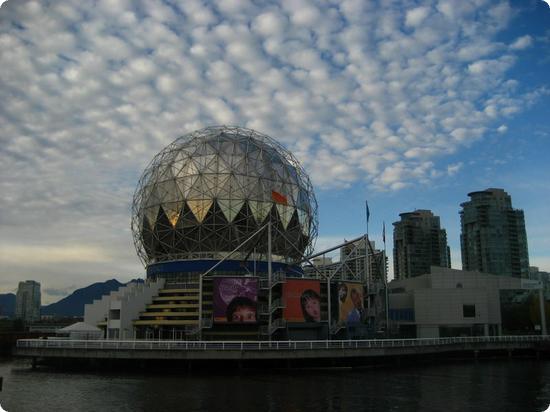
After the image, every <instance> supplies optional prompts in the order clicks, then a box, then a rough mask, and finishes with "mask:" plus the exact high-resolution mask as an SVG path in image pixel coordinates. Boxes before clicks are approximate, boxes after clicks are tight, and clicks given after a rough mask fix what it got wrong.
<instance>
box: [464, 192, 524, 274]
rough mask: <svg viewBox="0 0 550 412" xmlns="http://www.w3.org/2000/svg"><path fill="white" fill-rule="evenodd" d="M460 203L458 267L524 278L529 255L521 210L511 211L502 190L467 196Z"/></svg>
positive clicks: (507, 197) (507, 195)
mask: <svg viewBox="0 0 550 412" xmlns="http://www.w3.org/2000/svg"><path fill="white" fill-rule="evenodd" d="M468 196H470V201H468V202H464V203H462V204H461V206H462V211H461V212H460V223H461V227H462V234H461V235H460V246H461V250H462V268H463V269H464V270H478V271H480V272H486V273H492V274H495V275H503V276H514V277H519V278H527V277H528V276H529V254H528V251H527V235H526V232H525V219H524V216H523V210H518V209H513V208H512V198H511V197H510V195H509V194H508V193H506V192H505V191H504V190H503V189H494V188H490V189H487V190H483V191H479V192H472V193H468Z"/></svg>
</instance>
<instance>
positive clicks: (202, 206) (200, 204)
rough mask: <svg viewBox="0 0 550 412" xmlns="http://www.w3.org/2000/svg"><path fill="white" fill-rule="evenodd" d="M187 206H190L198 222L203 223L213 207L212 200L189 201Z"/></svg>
mask: <svg viewBox="0 0 550 412" xmlns="http://www.w3.org/2000/svg"><path fill="white" fill-rule="evenodd" d="M187 206H189V209H191V212H193V214H194V215H195V218H196V219H197V221H198V222H199V223H202V221H203V220H204V217H205V216H206V214H207V213H208V211H209V210H210V207H212V199H200V200H188V201H187Z"/></svg>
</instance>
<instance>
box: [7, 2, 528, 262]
mask: <svg viewBox="0 0 550 412" xmlns="http://www.w3.org/2000/svg"><path fill="white" fill-rule="evenodd" d="M218 3H219V4H218ZM90 4H92V3H89V2H81V1H76V0H74V1H70V0H67V1H51V2H50V1H41V2H38V1H14V0H11V1H9V2H8V3H6V4H4V5H3V7H2V9H1V11H0V50H2V52H1V53H0V67H2V70H1V71H0V86H1V87H0V101H2V105H1V107H0V139H1V145H0V175H1V176H2V179H1V181H0V190H1V191H2V196H1V197H0V208H1V210H2V214H1V215H0V225H1V231H2V237H3V239H2V240H3V244H4V246H3V249H2V258H3V259H4V258H5V257H6V256H7V255H8V254H9V253H11V249H9V250H8V247H7V246H6V243H7V242H8V241H9V243H10V244H11V246H10V247H11V248H16V250H19V249H17V248H19V247H24V246H27V245H30V246H31V247H33V248H40V247H42V246H43V245H44V244H48V245H50V247H52V248H54V249H53V250H55V251H57V252H56V253H54V254H53V255H52V256H54V257H55V258H57V257H59V258H60V259H61V258H63V256H62V254H59V253H58V252H59V250H60V249H59V248H62V247H64V245H65V244H66V242H71V243H72V244H73V245H75V249H74V250H77V249H76V248H77V247H81V248H83V249H82V250H86V251H88V252H87V253H91V252H90V251H97V250H98V249H100V248H102V247H103V248H105V245H107V244H108V245H109V246H108V248H109V249H110V250H109V253H103V254H102V256H104V257H105V258H106V259H108V260H109V259H110V260H112V261H113V262H115V261H116V262H131V261H134V257H133V252H132V250H131V245H130V240H129V239H130V234H129V229H128V220H129V202H130V199H131V195H132V191H133V188H134V185H135V183H136V181H137V178H138V175H139V173H140V172H141V170H143V168H144V166H145V165H146V163H147V162H148V160H149V159H150V158H151V157H152V156H153V154H155V153H156V152H158V151H159V150H160V149H161V148H162V147H163V146H165V145H166V144H168V143H169V142H170V141H171V140H173V139H174V138H175V137H176V136H177V135H179V134H182V133H184V132H188V131H191V130H194V129H196V128H200V127H204V126H206V125H212V124H220V123H222V124H238V125H244V126H247V127H251V128H254V129H257V130H258V131H261V132H264V133H267V134H269V135H272V136H274V137H276V138H278V139H280V140H281V141H282V142H283V143H284V144H285V145H286V146H287V147H288V148H289V149H290V150H292V151H293V152H294V153H295V154H296V155H297V157H298V158H299V159H300V160H301V161H302V162H303V164H304V166H305V167H306V169H307V170H308V171H309V172H310V174H311V176H312V178H313V181H314V183H315V184H316V185H317V186H318V187H321V188H323V187H325V188H338V187H346V186H348V185H350V184H352V183H354V182H356V181H357V180H359V179H362V180H365V181H366V184H368V185H369V186H370V187H371V188H375V189H380V190H386V189H389V190H398V189H400V188H403V187H406V186H407V185H409V184H410V183H411V182H412V181H415V182H418V181H420V182H429V181H431V180H433V179H436V178H438V177H439V176H442V175H446V174H452V173H455V172H456V170H458V168H459V167H460V166H459V165H449V166H448V167H447V168H446V169H443V170H441V171H436V170H434V166H433V165H434V163H433V159H434V158H436V157H441V156H442V155H445V154H449V153H453V152H455V151H456V150H459V149H460V148H461V147H463V146H465V145H468V144H470V143H471V142H473V141H475V140H476V139H480V138H482V137H483V136H484V135H485V134H486V133H488V131H494V130H496V128H497V127H499V126H501V125H502V124H503V122H505V121H506V118H507V117H508V116H511V115H513V114H515V113H517V112H518V111H519V110H520V108H521V107H522V106H524V105H525V103H526V101H532V96H533V93H531V95H530V96H531V97H529V96H528V95H527V94H525V95H523V94H522V92H521V87H519V86H518V84H517V82H515V81H513V80H511V79H508V78H507V71H508V70H509V69H510V68H511V67H513V66H514V64H515V62H516V59H517V56H518V53H521V52H522V50H524V49H526V48H528V47H530V46H531V45H532V43H533V41H534V40H533V39H532V38H531V37H530V36H527V35H526V36H522V37H519V38H517V39H515V40H513V41H512V42H511V43H510V44H503V43H501V42H499V41H497V36H498V34H499V33H501V32H502V31H503V30H505V29H506V28H507V27H508V26H509V24H510V19H511V17H512V11H511V9H510V7H509V5H508V3H507V2H494V1H490V0H477V1H468V0H464V1H460V2H451V1H447V0H440V1H426V2H423V4H419V2H417V1H400V2H389V1H380V2H374V1H372V2H371V1H364V0H346V1H341V2H338V1H298V0H288V1H281V2H279V3H276V4H274V2H271V1H265V2H261V1H256V2H252V1H246V0H240V1H238V0H231V1H224V2H211V3H207V2H204V1H198V0H185V1H175V0H174V1H169V2H161V1H154V2H153V1H122V0H117V1H114V0H111V1H106V0H105V1H103V0H102V1H97V2H94V3H93V5H92V6H90ZM501 127H502V126H501ZM33 250H34V249H33ZM8 252H9V253H8ZM94 253H95V252H94ZM98 253H99V252H98ZM46 255H47V253H46ZM46 255H45V254H44V253H37V254H36V256H38V257H37V258H36V259H44V261H49V262H51V261H52V259H54V258H53V257H52V258H50V259H48V258H47V256H46ZM85 256H89V255H86V254H85ZM66 258H67V259H69V260H70V259H73V261H74V256H73V255H71V256H66ZM28 259H32V257H31V258H28ZM84 260H86V258H82V259H80V261H84ZM10 262H11V263H14V262H13V259H12V261H10ZM125 265H126V266H125V267H126V268H128V267H132V268H135V270H137V265H136V266H132V265H133V263H132V264H130V263H125ZM14 268H15V266H14ZM14 270H15V271H17V270H20V271H21V270H23V269H21V268H20V269H14Z"/></svg>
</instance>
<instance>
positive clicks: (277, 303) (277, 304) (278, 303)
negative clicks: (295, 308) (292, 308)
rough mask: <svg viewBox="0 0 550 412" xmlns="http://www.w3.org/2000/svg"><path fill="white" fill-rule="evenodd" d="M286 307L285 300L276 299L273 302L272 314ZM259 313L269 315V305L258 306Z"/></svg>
mask: <svg viewBox="0 0 550 412" xmlns="http://www.w3.org/2000/svg"><path fill="white" fill-rule="evenodd" d="M285 307H286V303H285V300H284V299H282V298H277V299H274V300H273V301H272V302H271V313H273V312H275V311H276V310H277V309H282V308H285ZM258 313H259V314H260V315H269V314H270V311H269V305H268V304H267V303H261V304H260V305H258Z"/></svg>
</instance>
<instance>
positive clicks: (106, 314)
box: [84, 278, 164, 339]
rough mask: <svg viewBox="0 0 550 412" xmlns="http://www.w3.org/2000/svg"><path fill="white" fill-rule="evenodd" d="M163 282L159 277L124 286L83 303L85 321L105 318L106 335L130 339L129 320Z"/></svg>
mask: <svg viewBox="0 0 550 412" xmlns="http://www.w3.org/2000/svg"><path fill="white" fill-rule="evenodd" d="M163 286H164V279H162V278H159V279H158V280H156V281H150V282H146V283H130V284H128V285H126V286H123V287H121V288H120V289H118V290H117V291H113V292H111V293H110V294H109V295H105V296H103V297H102V298H101V299H99V300H95V301H94V302H93V303H92V304H89V305H86V306H85V308H84V322H86V323H88V324H90V325H94V326H95V325H97V324H98V323H99V322H104V321H105V320H106V321H107V323H106V328H107V337H108V338H111V339H131V338H133V337H134V332H133V325H132V321H133V320H135V319H137V318H138V317H139V313H140V312H142V311H144V310H145V306H146V305H147V304H149V303H151V301H152V299H153V297H154V296H156V295H157V294H158V291H159V289H161V288H162V287H163Z"/></svg>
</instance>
